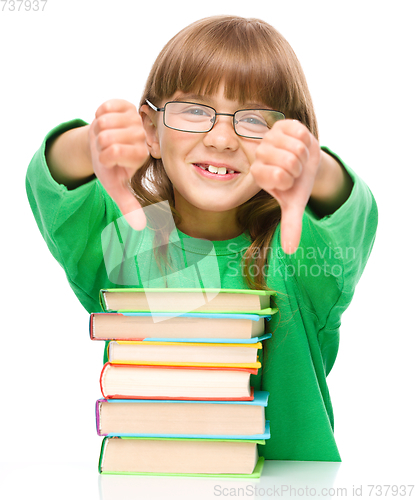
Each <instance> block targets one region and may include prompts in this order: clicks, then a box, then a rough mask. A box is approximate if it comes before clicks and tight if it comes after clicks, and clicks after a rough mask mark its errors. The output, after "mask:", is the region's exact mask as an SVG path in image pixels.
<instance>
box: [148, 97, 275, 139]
mask: <svg viewBox="0 0 416 500" xmlns="http://www.w3.org/2000/svg"><path fill="white" fill-rule="evenodd" d="M146 103H147V104H148V105H149V106H150V107H151V108H152V109H153V110H155V111H160V112H162V111H163V123H164V125H165V126H166V127H168V128H172V129H173V130H179V131H181V132H193V133H201V134H202V133H205V132H209V131H210V130H212V128H213V126H214V125H215V122H216V120H217V116H220V115H221V116H232V117H233V126H234V130H235V133H236V134H237V135H239V136H241V137H247V138H248V139H263V137H264V136H265V134H266V133H267V131H268V130H270V129H271V128H272V126H273V125H274V124H275V123H276V122H277V121H278V120H284V119H285V115H284V114H283V113H280V111H275V110H273V109H240V110H238V111H236V112H235V113H233V114H230V113H217V112H216V110H215V109H214V108H212V107H211V106H205V105H204V104H196V103H194V102H182V101H169V102H167V103H166V104H165V106H164V107H163V108H158V107H157V106H155V105H154V104H152V103H151V102H150V101H148V100H147V99H146Z"/></svg>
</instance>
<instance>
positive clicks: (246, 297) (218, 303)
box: [100, 288, 277, 315]
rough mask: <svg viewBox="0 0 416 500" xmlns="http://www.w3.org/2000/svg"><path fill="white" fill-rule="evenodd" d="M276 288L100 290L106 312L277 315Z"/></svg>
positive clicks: (101, 300)
mask: <svg viewBox="0 0 416 500" xmlns="http://www.w3.org/2000/svg"><path fill="white" fill-rule="evenodd" d="M276 294H277V293H276V292H275V291H269V290H246V289H235V290H234V289H227V288H110V289H106V290H101V291H100V302H101V306H102V308H103V310H104V311H105V312H139V311H140V312H143V311H151V312H184V313H186V312H196V313H198V312H201V313H215V312H221V313H228V314H236V313H246V314H256V313H257V314H263V315H264V314H274V313H275V312H276V311H277V308H276V307H274V306H273V304H272V303H271V297H272V296H275V295H276Z"/></svg>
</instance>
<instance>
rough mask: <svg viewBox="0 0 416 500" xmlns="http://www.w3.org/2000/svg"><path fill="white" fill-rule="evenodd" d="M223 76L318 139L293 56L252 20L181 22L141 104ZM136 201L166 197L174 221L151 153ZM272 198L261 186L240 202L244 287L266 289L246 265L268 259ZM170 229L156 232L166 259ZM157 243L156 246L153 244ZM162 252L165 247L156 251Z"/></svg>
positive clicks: (245, 96)
mask: <svg viewBox="0 0 416 500" xmlns="http://www.w3.org/2000/svg"><path fill="white" fill-rule="evenodd" d="M222 83H224V85H225V88H224V93H225V97H226V98H227V99H230V100H237V101H239V102H241V103H242V104H244V103H245V102H249V101H255V102H260V103H263V104H265V105H266V106H267V107H270V108H272V109H276V110H278V111H281V112H282V113H284V114H285V116H286V118H293V119H297V120H299V121H300V122H302V123H303V124H304V125H306V127H308V129H309V130H310V131H311V133H312V134H313V135H315V137H316V138H318V128H317V123H316V117H315V112H314V109H313V105H312V99H311V96H310V93H309V90H308V87H307V83H306V79H305V75H304V73H303V71H302V68H301V66H300V63H299V61H298V59H297V57H296V55H295V53H294V52H293V50H292V48H291V47H290V45H289V44H288V42H287V41H286V40H285V39H284V38H283V36H282V35H281V34H280V33H278V32H277V31H276V30H275V29H274V28H273V27H272V26H270V25H269V24H267V23H265V22H264V21H261V20H259V19H246V18H241V17H234V16H215V17H209V18H205V19H201V20H199V21H197V22H195V23H193V24H191V25H189V26H188V27H186V28H184V29H183V30H182V31H180V32H179V33H178V34H177V35H175V36H174V37H173V38H172V39H171V40H170V41H169V42H168V43H167V44H166V45H165V47H164V48H163V49H162V51H161V52H160V54H159V56H158V57H157V59H156V61H155V63H154V64H153V67H152V70H151V72H150V74H149V77H148V79H147V83H146V86H145V90H144V93H143V96H142V100H141V105H142V104H145V100H146V99H148V100H149V101H150V102H152V103H153V104H155V105H157V106H160V105H162V104H163V101H164V100H166V99H169V98H170V97H172V96H173V94H174V93H175V92H176V91H178V90H180V91H182V92H185V93H188V92H189V93H197V94H201V95H212V94H215V93H216V92H217V90H218V88H219V87H220V84H222ZM131 187H132V189H133V191H134V192H135V194H136V196H137V198H138V199H139V201H140V203H141V204H142V206H148V205H150V204H155V203H158V202H161V201H165V200H167V201H168V202H169V205H170V209H171V211H172V214H173V219H174V222H175V224H176V225H178V224H179V223H180V221H181V217H180V215H179V213H178V212H177V211H176V210H175V201H174V192H173V187H172V184H171V182H170V180H169V178H168V176H167V175H166V172H165V169H164V168H163V163H162V161H161V160H158V159H154V158H150V159H149V160H148V162H147V163H146V164H145V165H144V166H143V167H142V168H140V169H139V170H138V171H137V173H136V174H135V176H134V177H133V179H132V181H131ZM280 216H281V213H280V207H279V204H278V202H277V201H276V199H275V198H273V197H272V196H271V195H270V194H268V193H267V192H266V191H264V190H261V191H260V192H259V193H257V194H256V195H255V196H253V198H251V199H250V200H249V201H247V202H246V203H244V204H243V205H241V206H240V207H239V211H238V223H239V224H240V226H241V229H242V230H243V231H248V232H249V234H250V237H251V240H252V244H251V245H250V247H249V248H248V249H247V250H246V252H245V254H244V255H243V263H242V264H243V273H244V276H245V279H246V281H247V284H248V286H249V287H250V288H254V289H266V288H267V285H266V281H265V277H264V273H263V272H256V275H255V276H254V277H253V276H251V274H250V273H249V272H248V270H249V268H250V267H251V266H252V265H253V264H255V266H256V267H255V268H256V269H257V270H262V271H263V269H264V266H265V264H266V263H267V250H268V247H269V244H270V242H271V239H272V236H273V233H274V232H275V230H276V226H277V225H278V223H279V221H280ZM172 229H173V227H172V228H164V230H163V231H156V235H155V237H156V242H155V243H156V244H157V248H159V251H158V253H159V255H160V256H161V257H162V258H164V260H165V261H166V260H167V259H166V249H167V242H168V240H169V233H170V231H171V230H172ZM160 249H162V250H160ZM163 252H165V253H163Z"/></svg>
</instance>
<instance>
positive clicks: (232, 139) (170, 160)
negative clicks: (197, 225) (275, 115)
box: [145, 89, 262, 212]
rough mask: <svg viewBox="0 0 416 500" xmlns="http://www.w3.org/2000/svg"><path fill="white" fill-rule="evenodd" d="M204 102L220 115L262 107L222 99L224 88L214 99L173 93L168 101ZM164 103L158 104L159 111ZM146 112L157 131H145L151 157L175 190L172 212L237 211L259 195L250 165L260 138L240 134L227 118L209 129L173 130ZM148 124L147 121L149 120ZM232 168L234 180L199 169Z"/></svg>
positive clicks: (158, 118)
mask: <svg viewBox="0 0 416 500" xmlns="http://www.w3.org/2000/svg"><path fill="white" fill-rule="evenodd" d="M168 100H169V101H171V100H183V101H190V102H196V103H199V104H207V105H209V106H212V107H213V108H215V109H216V111H217V112H218V113H234V112H235V111H237V110H239V109H242V108H250V107H253V105H256V104H257V105H261V104H262V103H244V104H242V103H239V102H237V101H230V100H228V99H226V98H225V97H224V93H223V89H220V91H219V92H218V93H217V94H216V95H213V96H197V95H194V94H184V93H183V92H180V91H178V92H176V93H175V94H174V95H173V96H172V97H171V98H170V99H167V101H168ZM164 104H165V103H161V107H163V105H164ZM152 113H153V112H150V113H149V116H151V119H152V121H153V123H154V124H155V127H151V126H147V127H146V120H145V127H146V132H147V136H148V140H149V142H150V146H151V147H150V149H151V154H152V156H153V157H154V158H162V161H163V165H164V167H165V170H166V173H167V175H168V177H169V179H170V181H171V182H172V185H173V188H174V192H175V208H177V209H178V210H179V212H180V211H181V210H180V209H181V208H183V209H187V210H188V211H189V210H194V209H195V208H197V209H199V210H202V211H209V212H225V211H230V210H233V209H236V207H238V206H240V205H242V204H243V203H245V202H246V201H248V200H249V199H250V198H252V197H253V196H254V195H255V194H257V193H258V192H259V191H260V187H259V186H258V185H257V184H256V183H255V181H254V179H253V177H252V175H251V173H250V166H251V164H252V163H253V162H254V159H255V151H256V149H257V147H258V145H259V143H260V141H259V140H258V139H247V138H244V137H240V136H238V135H237V134H236V133H235V131H234V128H233V118H232V117H231V116H217V120H216V122H215V125H214V127H213V129H212V130H210V131H209V132H206V133H190V132H180V131H177V130H172V129H170V128H168V127H166V126H164V124H163V113H160V112H158V113H155V115H152ZM147 123H148V124H149V120H147ZM199 165H200V166H203V167H208V166H209V165H211V166H214V167H217V168H221V167H222V168H226V169H227V172H228V171H229V170H234V172H235V174H234V175H232V176H226V177H222V176H221V174H209V173H207V171H206V170H203V169H201V168H200V166H199Z"/></svg>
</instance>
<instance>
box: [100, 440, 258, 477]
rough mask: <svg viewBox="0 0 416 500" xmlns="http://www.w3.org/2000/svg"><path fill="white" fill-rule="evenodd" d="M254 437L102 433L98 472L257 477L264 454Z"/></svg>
mask: <svg viewBox="0 0 416 500" xmlns="http://www.w3.org/2000/svg"><path fill="white" fill-rule="evenodd" d="M258 444H265V441H264V440H255V439H187V438H144V437H106V438H104V440H103V442H102V446H101V453H100V461H99V466H98V470H99V472H100V474H127V475H154V476H159V475H163V476H197V477H198V476H204V477H221V478H225V477H234V478H258V477H260V475H261V471H262V469H263V464H264V458H263V457H259V455H258V451H257V445H258Z"/></svg>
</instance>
